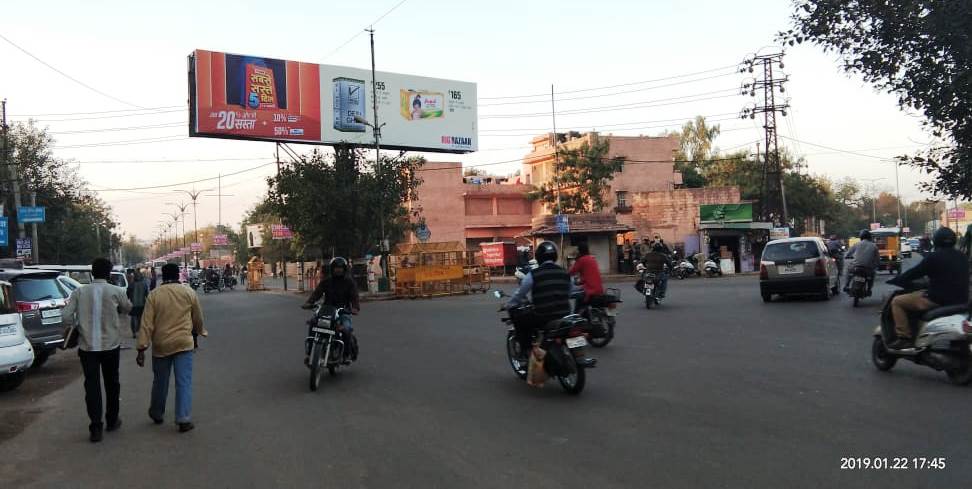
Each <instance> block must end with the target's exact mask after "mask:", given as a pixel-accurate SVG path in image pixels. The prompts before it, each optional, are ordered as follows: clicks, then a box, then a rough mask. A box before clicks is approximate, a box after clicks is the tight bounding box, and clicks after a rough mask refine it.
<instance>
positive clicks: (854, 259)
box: [844, 229, 881, 292]
mask: <svg viewBox="0 0 972 489" xmlns="http://www.w3.org/2000/svg"><path fill="white" fill-rule="evenodd" d="M860 238H861V240H860V241H859V242H858V243H857V244H855V245H854V246H851V249H849V250H847V254H846V255H844V259H845V260H850V264H849V265H848V266H847V280H845V281H844V284H845V285H844V291H845V292H846V291H848V290H850V283H851V280H850V279H851V272H852V271H853V270H854V267H863V268H864V269H865V270H866V271H867V291H868V292H870V291H871V288H872V287H873V286H874V273H875V272H876V271H877V268H878V265H880V264H881V253H880V252H879V251H878V247H877V245H876V244H874V240H873V239H872V238H871V232H870V231H868V230H867V229H865V230H863V231H861V234H860Z"/></svg>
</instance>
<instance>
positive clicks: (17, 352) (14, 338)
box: [0, 281, 34, 391]
mask: <svg viewBox="0 0 972 489" xmlns="http://www.w3.org/2000/svg"><path fill="white" fill-rule="evenodd" d="M12 288H13V287H12V286H11V285H10V282H3V281H0V391H9V390H13V389H16V388H17V387H18V386H20V384H21V383H23V381H24V377H26V376H27V369H28V368H30V366H31V364H33V363H34V349H33V348H32V347H31V346H30V341H29V340H28V339H27V336H26V335H24V326H23V324H22V323H21V322H20V313H19V312H17V305H16V304H15V303H14V301H13V296H12V295H11V289H12Z"/></svg>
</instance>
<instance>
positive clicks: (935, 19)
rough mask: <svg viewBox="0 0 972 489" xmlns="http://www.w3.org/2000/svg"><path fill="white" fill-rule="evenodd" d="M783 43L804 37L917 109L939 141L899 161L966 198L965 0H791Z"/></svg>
mask: <svg viewBox="0 0 972 489" xmlns="http://www.w3.org/2000/svg"><path fill="white" fill-rule="evenodd" d="M795 6H796V11H795V13H794V14H793V16H792V20H793V24H794V27H793V28H792V29H790V30H788V31H786V32H782V33H780V38H781V39H782V40H783V41H785V42H788V43H789V44H790V45H793V44H795V43H802V42H804V41H807V42H811V43H813V44H816V45H818V46H821V47H823V49H824V50H825V51H828V52H836V53H837V54H839V55H840V56H841V58H842V61H843V64H844V70H846V71H847V72H850V73H858V74H860V75H861V76H862V77H863V78H864V80H865V81H867V82H868V83H871V84H874V85H875V86H876V87H877V88H878V89H880V90H883V91H886V92H889V93H893V94H895V95H897V96H898V103H899V105H900V106H901V107H902V108H912V109H914V110H917V111H919V112H921V113H922V114H923V115H924V117H925V120H924V124H925V126H926V127H927V128H928V129H930V130H931V132H932V134H933V135H934V136H935V137H936V138H940V139H941V140H942V141H943V142H944V144H943V145H941V146H938V147H934V148H931V149H928V150H926V151H923V152H920V153H918V154H916V155H914V156H911V157H907V156H902V157H900V160H901V161H904V162H907V163H909V164H911V165H913V166H916V167H918V168H921V169H922V170H924V171H925V172H926V173H928V174H930V175H932V176H933V177H934V180H933V181H932V182H929V183H926V184H923V188H924V189H925V190H928V191H931V192H933V193H935V194H936V195H944V196H953V197H954V196H961V197H964V198H966V199H972V75H970V73H972V41H970V38H969V33H970V32H972V2H969V1H956V0H927V1H916V0H854V1H847V0H797V1H796V2H795Z"/></svg>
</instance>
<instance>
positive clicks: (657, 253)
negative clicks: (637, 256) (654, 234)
mask: <svg viewBox="0 0 972 489" xmlns="http://www.w3.org/2000/svg"><path fill="white" fill-rule="evenodd" d="M665 250H666V247H665V245H664V244H662V243H661V242H660V241H659V242H656V243H655V245H654V246H653V247H652V249H651V251H650V252H649V253H648V254H647V255H645V256H643V257H642V258H641V264H642V265H644V266H645V271H647V272H650V273H654V274H655V277H656V280H658V298H659V299H664V298H665V293H666V292H667V291H668V270H671V269H672V258H671V256H670V255H669V254H668V253H665Z"/></svg>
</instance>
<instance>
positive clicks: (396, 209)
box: [265, 147, 425, 257]
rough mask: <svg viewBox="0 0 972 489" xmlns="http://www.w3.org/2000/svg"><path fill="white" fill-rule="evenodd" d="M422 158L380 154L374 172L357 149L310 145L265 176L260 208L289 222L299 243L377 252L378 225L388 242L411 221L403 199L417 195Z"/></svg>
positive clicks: (341, 251)
mask: <svg viewBox="0 0 972 489" xmlns="http://www.w3.org/2000/svg"><path fill="white" fill-rule="evenodd" d="M424 162H425V160H424V159H422V158H414V157H413V158H405V157H402V156H399V157H397V158H388V157H385V156H382V161H381V171H380V172H379V171H378V168H377V166H376V165H375V162H374V161H371V160H366V159H365V158H364V156H363V155H362V153H361V151H360V150H358V149H355V148H350V147H336V148H335V149H334V153H333V154H330V155H325V154H323V153H321V152H319V151H316V150H315V151H314V152H313V153H312V154H311V155H310V156H309V157H304V158H301V159H300V160H299V161H297V162H295V163H292V164H289V165H287V166H286V167H284V168H282V169H281V171H280V174H279V175H278V176H276V177H271V178H268V179H267V182H268V184H269V190H268V193H267V199H266V207H265V209H266V210H267V211H269V212H270V213H272V214H274V215H276V216H279V217H280V218H281V219H282V220H283V222H284V223H286V224H288V225H290V226H291V229H293V231H294V232H295V233H296V235H297V240H298V242H299V243H300V244H301V245H303V246H307V247H309V248H315V249H317V250H320V252H321V254H322V255H325V256H330V255H331V254H332V252H333V253H335V254H337V255H341V256H348V257H359V256H364V255H365V254H368V253H372V254H377V253H378V252H379V251H380V249H379V248H378V242H379V241H380V237H381V232H380V229H381V228H382V225H383V226H384V229H385V235H386V236H387V237H388V239H389V241H390V242H391V243H392V244H394V243H395V242H397V241H399V240H400V239H401V238H402V237H404V235H405V232H407V231H409V230H411V228H412V226H413V225H414V219H415V218H417V216H416V215H414V214H413V213H411V212H410V211H409V210H408V209H407V208H406V206H405V203H406V202H408V201H409V200H414V199H416V198H417V195H416V193H415V191H416V188H417V187H418V185H419V183H421V179H420V177H419V172H420V171H421V170H420V167H421V165H422V164H423V163H424Z"/></svg>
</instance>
